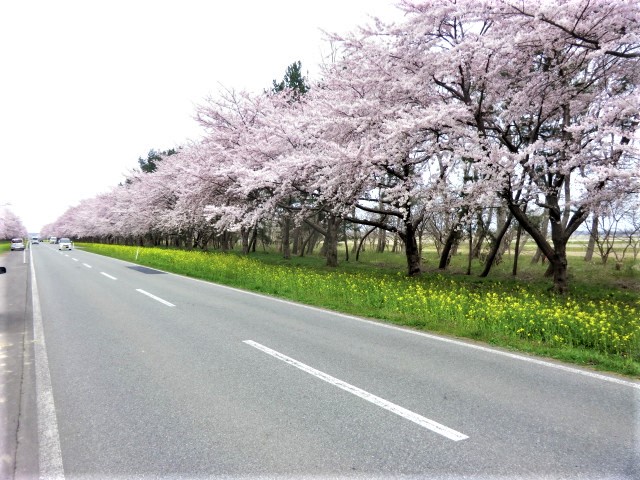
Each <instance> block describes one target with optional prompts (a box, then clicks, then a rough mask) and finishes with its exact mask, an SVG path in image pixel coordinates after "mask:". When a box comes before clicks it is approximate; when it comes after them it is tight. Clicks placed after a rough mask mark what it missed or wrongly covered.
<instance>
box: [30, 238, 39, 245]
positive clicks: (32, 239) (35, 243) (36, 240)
mask: <svg viewBox="0 0 640 480" xmlns="http://www.w3.org/2000/svg"><path fill="white" fill-rule="evenodd" d="M39 243H40V239H39V238H38V237H31V244H32V245H37V244H39Z"/></svg>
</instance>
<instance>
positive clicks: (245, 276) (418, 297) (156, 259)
mask: <svg viewBox="0 0 640 480" xmlns="http://www.w3.org/2000/svg"><path fill="white" fill-rule="evenodd" d="M82 246H83V247H84V248H85V249H86V250H88V251H92V252H94V253H99V254H103V255H108V256H113V257H117V258H120V259H123V260H128V261H132V262H136V263H139V264H142V265H147V266H150V267H155V268H159V269H162V270H167V271H171V272H175V273H179V274H183V275H188V276H191V277H197V278H202V279H205V280H210V281H214V282H218V283H222V284H226V285H232V286H235V287H239V288H243V289H246V290H252V291H258V292H263V293H266V294H269V295H275V296H279V297H283V298H288V299H291V300H296V301H299V302H302V303H307V304H311V305H316V306H321V307H325V308H329V309H333V310H337V311H341V312H345V313H350V314H355V315H359V316H364V317H370V318H376V319H380V320H384V321H388V322H391V323H394V324H397V325H403V326H407V327H411V328H416V329H420V330H426V331H431V332H439V333H443V334H447V335H453V336H457V337H463V338H470V339H474V340H479V341H483V342H487V343H490V344H493V345H496V346H501V347H506V348H510V349H514V350H519V351H524V352H528V353H532V354H537V355H543V356H547V357H553V358H556V359H560V360H563V361H568V362H572V363H576V364H579V365H588V366H592V367H594V368H596V369H600V370H606V371H611V372H617V373H621V374H625V375H629V376H633V377H636V378H640V318H639V317H640V315H639V314H640V296H639V295H638V294H637V292H636V290H635V286H636V279H637V276H636V273H635V269H633V268H632V269H630V271H629V272H628V273H625V271H622V272H613V273H611V272H610V273H608V274H607V275H604V276H603V275H600V277H599V278H600V279H604V280H600V282H605V281H606V282H609V283H606V285H604V286H603V285H602V284H599V283H598V282H593V281H592V282H582V283H581V282H580V281H574V284H575V287H574V289H573V291H572V294H571V295H570V296H568V297H566V298H558V297H556V296H553V295H551V294H549V293H548V291H547V288H548V286H549V284H548V281H547V280H545V281H542V280H539V277H540V268H541V267H540V266H536V267H531V266H529V267H527V268H529V269H533V268H537V275H536V277H535V278H536V279H534V277H533V274H532V270H527V269H524V272H523V273H522V275H521V277H522V278H519V279H518V280H513V279H509V277H508V276H506V274H505V271H506V269H505V271H502V270H501V269H497V270H496V272H495V275H494V277H493V278H491V279H479V278H477V277H474V276H465V275H461V274H460V269H461V267H460V266H456V265H454V266H452V268H451V273H448V274H446V275H444V274H440V273H436V272H427V273H426V274H425V275H423V276H421V277H420V278H407V277H406V276H405V275H404V271H403V269H401V268H400V267H401V266H402V265H403V264H402V260H403V258H402V256H399V259H398V258H397V257H398V256H390V255H389V254H387V255H386V256H378V257H376V256H375V255H374V256H370V257H369V258H365V259H363V261H362V262H358V263H355V262H349V263H343V264H342V266H341V267H340V268H338V269H333V270H331V269H327V268H326V267H324V266H322V259H319V258H317V257H305V258H302V259H299V258H298V259H292V261H284V260H283V259H281V258H280V257H279V256H278V255H277V254H264V253H263V254H256V255H252V256H250V257H246V256H241V255H238V254H234V253H226V254H224V253H206V252H195V251H194V252H187V251H182V250H167V249H157V248H139V249H138V248H136V247H123V246H112V245H97V244H84V245H82ZM381 260H384V261H381ZM427 263H429V259H427ZM583 263H584V262H583ZM580 268H583V269H587V271H588V269H589V268H592V266H589V265H586V266H581V267H580ZM574 274H580V275H581V278H582V277H583V276H586V277H587V278H588V273H585V271H582V272H579V271H578V272H575V273H574ZM616 275H618V277H617V276H616ZM625 275H627V276H625ZM527 277H531V278H529V280H527ZM591 278H592V279H593V278H594V277H591ZM620 279H621V280H622V281H623V282H625V284H627V288H618V287H617V286H616V282H617V281H619V280H620ZM629 285H630V286H629Z"/></svg>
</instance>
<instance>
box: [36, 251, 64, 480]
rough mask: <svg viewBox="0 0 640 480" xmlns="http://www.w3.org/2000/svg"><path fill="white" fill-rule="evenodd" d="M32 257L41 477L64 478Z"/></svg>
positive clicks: (61, 479)
mask: <svg viewBox="0 0 640 480" xmlns="http://www.w3.org/2000/svg"><path fill="white" fill-rule="evenodd" d="M30 257H31V298H32V306H33V348H34V351H35V370H36V397H37V398H36V404H37V411H38V417H37V418H38V445H39V448H38V461H39V467H40V478H42V479H44V478H46V479H57V480H64V467H63V465H62V450H61V449H60V436H59V434H58V420H57V417H56V407H55V404H54V402H53V389H52V387H51V373H50V371H49V359H48V357H47V347H46V345H45V341H44V327H43V325H42V312H41V310H40V298H39V297H38V283H37V282H36V270H35V265H34V264H33V255H30Z"/></svg>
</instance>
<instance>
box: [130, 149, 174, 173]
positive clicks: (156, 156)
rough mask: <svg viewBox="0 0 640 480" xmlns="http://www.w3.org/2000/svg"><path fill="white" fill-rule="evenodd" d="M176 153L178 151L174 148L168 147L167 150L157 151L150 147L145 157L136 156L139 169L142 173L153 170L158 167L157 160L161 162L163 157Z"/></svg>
mask: <svg viewBox="0 0 640 480" xmlns="http://www.w3.org/2000/svg"><path fill="white" fill-rule="evenodd" d="M176 153H178V151H177V150H176V149H174V148H170V149H169V150H165V151H164V152H158V151H156V150H153V149H151V150H149V153H148V154H147V158H142V157H138V164H139V165H140V170H142V171H143V172H144V173H151V172H155V170H156V168H158V162H161V161H162V160H163V159H164V158H165V157H168V156H170V155H174V154H176Z"/></svg>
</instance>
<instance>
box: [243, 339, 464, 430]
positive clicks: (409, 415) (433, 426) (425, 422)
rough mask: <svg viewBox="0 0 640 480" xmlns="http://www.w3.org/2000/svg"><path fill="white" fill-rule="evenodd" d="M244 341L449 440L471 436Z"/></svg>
mask: <svg viewBox="0 0 640 480" xmlns="http://www.w3.org/2000/svg"><path fill="white" fill-rule="evenodd" d="M243 343H246V344H247V345H250V346H252V347H254V348H257V349H258V350H260V351H262V352H264V353H266V354H268V355H271V356H272V357H275V358H277V359H278V360H282V361H283V362H285V363H288V364H289V365H291V366H294V367H296V368H298V369H300V370H302V371H304V372H306V373H308V374H310V375H313V376H314V377H317V378H319V379H320V380H324V381H325V382H327V383H330V384H331V385H334V386H336V387H338V388H341V389H342V390H345V391H347V392H349V393H352V394H353V395H356V396H357V397H360V398H362V399H364V400H366V401H368V402H371V403H373V404H374V405H377V406H379V407H382V408H384V409H385V410H388V411H390V412H392V413H395V414H396V415H400V416H401V417H403V418H406V419H407V420H411V421H412V422H414V423H417V424H418V425H420V426H421V427H424V428H426V429H428V430H431V431H432V432H435V433H438V434H440V435H442V436H444V437H446V438H448V439H449V440H453V441H454V442H459V441H460V440H465V439H467V438H469V437H468V436H467V435H465V434H463V433H460V432H457V431H455V430H453V429H451V428H449V427H446V426H444V425H442V424H440V423H438V422H434V421H433V420H430V419H428V418H426V417H423V416H422V415H418V414H417V413H414V412H412V411H411V410H407V409H406V408H403V407H401V406H399V405H396V404H395V403H392V402H389V401H387V400H385V399H384V398H380V397H378V396H376V395H373V394H372V393H369V392H366V391H364V390H361V389H360V388H358V387H355V386H353V385H351V384H349V383H347V382H343V381H342V380H340V379H337V378H335V377H332V376H331V375H328V374H326V373H324V372H321V371H320V370H316V369H315V368H312V367H310V366H309V365H306V364H304V363H302V362H299V361H297V360H294V359H293V358H291V357H287V356H286V355H283V354H282V353H280V352H276V351H275V350H272V349H270V348H268V347H265V346H264V345H261V344H259V343H257V342H254V341H253V340H244V342H243Z"/></svg>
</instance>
